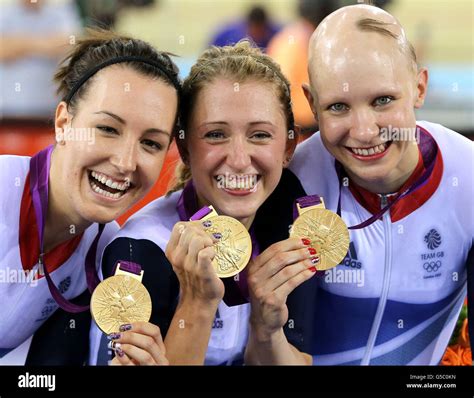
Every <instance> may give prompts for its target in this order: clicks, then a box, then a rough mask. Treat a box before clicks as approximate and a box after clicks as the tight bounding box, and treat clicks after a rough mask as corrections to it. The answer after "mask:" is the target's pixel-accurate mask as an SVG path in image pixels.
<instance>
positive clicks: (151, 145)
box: [141, 140, 163, 151]
mask: <svg viewBox="0 0 474 398" xmlns="http://www.w3.org/2000/svg"><path fill="white" fill-rule="evenodd" d="M141 142H142V144H143V145H145V146H147V147H149V148H151V149H153V150H155V151H161V150H162V149H163V145H161V144H160V143H159V142H156V141H153V140H142V141H141Z"/></svg>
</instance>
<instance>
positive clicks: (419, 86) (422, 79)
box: [415, 68, 428, 109]
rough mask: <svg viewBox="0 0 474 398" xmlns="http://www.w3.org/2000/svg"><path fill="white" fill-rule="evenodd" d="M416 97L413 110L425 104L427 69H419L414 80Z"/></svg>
mask: <svg viewBox="0 0 474 398" xmlns="http://www.w3.org/2000/svg"><path fill="white" fill-rule="evenodd" d="M416 80H417V81H416V90H417V96H416V101H415V108H417V109H418V108H421V107H422V106H423V104H424V102H425V97H426V91H427V89H428V69H426V68H421V69H420V71H419V72H418V76H417V78H416Z"/></svg>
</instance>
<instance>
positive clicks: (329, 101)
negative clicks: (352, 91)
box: [319, 87, 400, 107]
mask: <svg viewBox="0 0 474 398" xmlns="http://www.w3.org/2000/svg"><path fill="white" fill-rule="evenodd" d="M399 92H400V89H398V88H396V87H387V88H385V89H384V90H378V91H375V92H373V93H370V97H371V98H373V99H376V98H379V97H384V96H386V95H396V94H398V93H399ZM346 102H347V98H343V97H340V96H339V95H338V96H334V97H333V98H330V97H328V98H322V99H321V98H319V105H320V106H321V107H326V106H329V105H333V104H339V103H342V104H345V103H346Z"/></svg>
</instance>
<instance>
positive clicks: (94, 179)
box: [88, 170, 132, 199]
mask: <svg viewBox="0 0 474 398" xmlns="http://www.w3.org/2000/svg"><path fill="white" fill-rule="evenodd" d="M88 176H89V184H90V186H91V188H92V190H93V191H94V192H95V193H97V194H98V195H101V196H104V197H106V198H109V199H120V198H121V197H122V196H123V195H125V194H126V193H127V191H128V190H129V189H130V187H131V186H132V184H131V182H130V180H129V179H125V180H117V179H115V178H113V177H111V176H109V175H107V174H104V173H100V172H97V171H93V170H88Z"/></svg>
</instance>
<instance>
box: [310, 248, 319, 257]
mask: <svg viewBox="0 0 474 398" xmlns="http://www.w3.org/2000/svg"><path fill="white" fill-rule="evenodd" d="M308 251H309V254H311V255H312V256H314V255H315V254H316V253H317V252H316V249H314V248H312V247H308Z"/></svg>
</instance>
